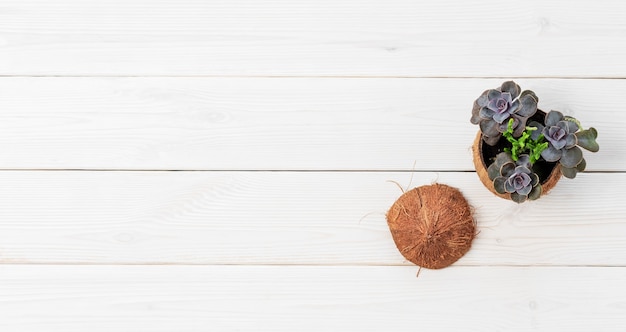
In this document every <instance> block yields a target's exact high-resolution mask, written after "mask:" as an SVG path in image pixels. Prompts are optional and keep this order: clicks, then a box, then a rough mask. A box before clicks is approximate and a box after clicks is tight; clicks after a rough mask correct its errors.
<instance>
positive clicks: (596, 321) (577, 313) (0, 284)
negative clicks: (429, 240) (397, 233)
mask: <svg viewBox="0 0 626 332" xmlns="http://www.w3.org/2000/svg"><path fill="white" fill-rule="evenodd" d="M0 272H1V273H0V297H1V298H2V301H0V318H2V319H0V328H1V329H2V331H4V332H36V331H46V332H50V331H64V332H79V331H80V332H82V331H85V330H89V331H113V330H115V331H137V330H142V331H155V332H156V331H174V330H175V331H182V332H192V331H207V330H219V331H293V330H294V326H297V330H298V331H387V330H389V331H415V330H416V327H419V330H423V331H433V330H437V331H442V330H443V331H458V330H463V331H590V330H594V331H595V330H601V331H622V330H623V328H624V327H625V326H626V308H625V300H624V299H625V298H626V289H625V288H624V287H623V281H624V279H625V278H626V269H625V268H584V267H572V268H526V267H518V268H514V267H451V268H447V269H443V270H439V271H428V270H426V271H422V272H421V273H420V275H419V277H418V278H416V277H415V272H416V268H415V267H351V266H340V267H303V266H297V267H293V266H292V267H284V266H0ZM599 275H600V276H602V277H601V279H599V278H598V276H599ZM564 280H567V282H564ZM573 286H575V289H572V287H573Z"/></svg>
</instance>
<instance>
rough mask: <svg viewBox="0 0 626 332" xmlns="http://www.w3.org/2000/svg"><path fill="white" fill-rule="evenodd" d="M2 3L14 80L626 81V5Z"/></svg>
mask: <svg viewBox="0 0 626 332" xmlns="http://www.w3.org/2000/svg"><path fill="white" fill-rule="evenodd" d="M0 6H1V7H0V47H1V50H2V51H1V52H0V74H2V75H131V76H135V75H243V76H249V75H272V76H276V75H279V76H285V75H286V76H294V75H305V76H338V75H339V76H419V77H433V76H435V77H442V76H456V77H459V76H462V77H468V76H473V77H475V76H479V77H485V76H490V77H506V76H510V77H522V76H523V77H546V76H548V77H624V76H626V65H625V64H624V61H623V59H624V58H626V48H624V47H622V45H623V44H624V41H625V40H626V22H625V21H624V20H623V17H624V15H625V14H626V7H625V6H624V4H623V2H622V1H618V0H614V1H603V2H602V5H597V6H589V3H588V2H587V1H584V0H578V1H571V0H558V1H550V2H546V1H539V0H534V1H525V2H524V4H523V5H521V6H516V7H515V8H506V7H505V8H503V7H502V3H501V2H500V1H496V0H490V1H483V2H481V3H480V4H477V3H475V2H462V1H457V0H444V1H408V0H384V1H382V0H379V1H368V2H365V3H364V2H363V1H341V2H338V1H333V0H307V1H289V0H272V1H263V2H262V3H259V2H258V1H254V0H235V1H201V0H164V1H158V2H155V1H149V0H111V1H106V2H101V1H98V2H97V1H83V0H55V1H41V0H3V1H2V3H1V4H0Z"/></svg>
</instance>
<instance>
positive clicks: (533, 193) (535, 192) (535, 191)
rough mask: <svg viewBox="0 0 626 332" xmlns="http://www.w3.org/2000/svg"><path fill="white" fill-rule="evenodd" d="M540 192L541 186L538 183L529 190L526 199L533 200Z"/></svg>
mask: <svg viewBox="0 0 626 332" xmlns="http://www.w3.org/2000/svg"><path fill="white" fill-rule="evenodd" d="M542 192H543V188H542V187H541V185H540V184H538V185H537V186H535V187H533V190H531V191H530V194H528V199H529V200H533V201H534V200H536V199H537V198H539V197H541V193H542Z"/></svg>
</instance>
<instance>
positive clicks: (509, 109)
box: [470, 81, 538, 146]
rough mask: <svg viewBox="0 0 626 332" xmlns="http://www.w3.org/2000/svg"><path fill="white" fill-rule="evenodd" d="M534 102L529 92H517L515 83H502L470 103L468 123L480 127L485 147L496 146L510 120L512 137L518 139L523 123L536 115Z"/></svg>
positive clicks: (535, 99)
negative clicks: (470, 111)
mask: <svg viewBox="0 0 626 332" xmlns="http://www.w3.org/2000/svg"><path fill="white" fill-rule="evenodd" d="M537 102H538V98H537V96H536V95H535V93H534V92H532V91H530V90H525V91H521V88H520V86H519V85H517V83H515V82H513V81H506V82H504V83H502V85H501V86H500V87H499V88H497V89H491V90H486V91H485V92H483V93H482V94H481V95H480V97H478V99H476V100H475V101H474V106H473V108H472V117H471V119H470V122H471V123H473V124H477V125H479V126H480V131H481V133H482V137H483V140H484V141H485V143H487V144H489V145H491V146H493V145H496V143H497V142H498V140H499V139H500V137H501V136H502V133H503V132H505V131H506V130H507V125H508V123H509V119H513V120H514V121H513V129H514V131H513V136H515V137H519V136H521V135H522V133H523V132H524V129H525V128H526V121H527V120H528V118H529V117H531V116H532V115H533V114H535V112H536V111H537Z"/></svg>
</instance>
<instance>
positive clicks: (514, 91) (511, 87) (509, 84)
mask: <svg viewBox="0 0 626 332" xmlns="http://www.w3.org/2000/svg"><path fill="white" fill-rule="evenodd" d="M500 90H502V92H508V93H510V94H511V98H512V99H515V98H517V96H519V93H520V90H521V88H520V87H519V85H517V83H515V82H513V81H506V82H504V83H502V86H501V87H500Z"/></svg>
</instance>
